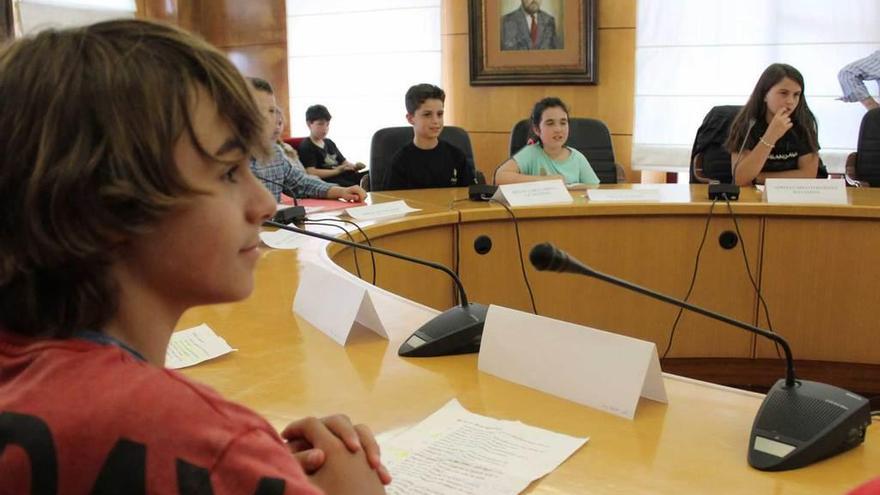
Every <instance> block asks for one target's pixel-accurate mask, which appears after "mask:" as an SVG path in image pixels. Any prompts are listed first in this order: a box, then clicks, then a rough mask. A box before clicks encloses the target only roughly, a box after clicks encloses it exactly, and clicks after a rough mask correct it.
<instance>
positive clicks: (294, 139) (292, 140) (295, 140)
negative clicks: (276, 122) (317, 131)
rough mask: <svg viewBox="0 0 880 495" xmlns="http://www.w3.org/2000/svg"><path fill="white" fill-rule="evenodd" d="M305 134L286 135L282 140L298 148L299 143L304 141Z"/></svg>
mask: <svg viewBox="0 0 880 495" xmlns="http://www.w3.org/2000/svg"><path fill="white" fill-rule="evenodd" d="M305 139H306V136H303V137H286V138H283V139H282V141H284V142H285V143H287V144H289V145H290V146H291V147H292V148H293V149H297V148H299V145H300V143H302V142H303V141H305Z"/></svg>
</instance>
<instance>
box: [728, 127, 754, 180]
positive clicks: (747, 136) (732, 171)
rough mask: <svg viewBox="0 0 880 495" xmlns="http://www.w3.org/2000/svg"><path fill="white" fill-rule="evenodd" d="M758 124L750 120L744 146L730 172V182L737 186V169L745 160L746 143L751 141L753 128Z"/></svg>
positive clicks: (740, 149)
mask: <svg viewBox="0 0 880 495" xmlns="http://www.w3.org/2000/svg"><path fill="white" fill-rule="evenodd" d="M756 122H758V121H757V120H756V119H754V118H752V119H749V127H748V129H746V135H745V137H743V141H742V144H741V145H740V146H739V152H738V153H737V154H736V163H734V164H733V167H732V168H731V171H730V180H731V181H732V182H733V183H734V184H736V167H738V166H739V162H741V161H742V159H743V156H742V154H743V150H744V149H745V148H746V142H748V140H749V135H750V134H751V133H752V128H753V127H755V123H756Z"/></svg>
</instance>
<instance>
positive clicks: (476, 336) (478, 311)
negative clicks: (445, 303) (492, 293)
mask: <svg viewBox="0 0 880 495" xmlns="http://www.w3.org/2000/svg"><path fill="white" fill-rule="evenodd" d="M488 311H489V308H488V306H486V305H484V304H479V303H470V304H468V305H467V306H455V307H453V308H450V309H447V310H446V311H444V312H443V313H440V314H439V315H437V316H436V317H434V318H432V319H431V320H430V321H428V322H427V323H425V324H424V325H422V326H421V327H420V328H419V329H418V330H416V331H415V332H414V333H413V334H412V335H410V337H409V338H408V339H406V341H405V342H404V343H403V344H401V346H400V349H398V351H397V355H399V356H403V357H434V356H450V355H454V354H472V353H475V352H479V351H480V341H481V340H482V338H483V325H484V324H485V323H486V312H488Z"/></svg>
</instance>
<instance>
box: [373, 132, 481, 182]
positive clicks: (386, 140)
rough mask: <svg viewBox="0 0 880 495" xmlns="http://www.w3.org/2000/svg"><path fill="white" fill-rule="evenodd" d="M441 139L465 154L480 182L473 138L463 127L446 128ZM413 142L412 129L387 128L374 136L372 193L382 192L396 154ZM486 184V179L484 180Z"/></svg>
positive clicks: (468, 163)
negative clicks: (472, 142) (475, 163)
mask: <svg viewBox="0 0 880 495" xmlns="http://www.w3.org/2000/svg"><path fill="white" fill-rule="evenodd" d="M440 139H442V140H444V141H446V142H447V143H449V144H451V145H453V146H455V147H456V148H458V149H460V150H461V151H463V152H464V155H465V158H466V159H467V166H468V167H470V169H471V171H472V172H473V173H474V177H477V180H479V178H480V177H482V174H478V173H477V172H476V167H475V166H474V150H473V148H472V147H471V138H470V137H469V136H468V133H467V131H465V130H464V129H462V128H461V127H454V126H446V127H444V128H443V131H441V132H440ZM412 140H413V129H412V127H409V126H406V127H386V128H384V129H379V130H378V131H376V133H375V134H373V140H372V141H371V142H370V191H382V190H384V189H385V186H386V183H387V181H388V175H389V174H390V173H391V159H392V158H394V154H395V153H397V151H398V150H399V149H401V148H403V147H404V146H406V144H407V143H410V142H412ZM483 180H484V182H485V179H483Z"/></svg>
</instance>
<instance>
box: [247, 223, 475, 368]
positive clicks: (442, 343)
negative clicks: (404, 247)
mask: <svg viewBox="0 0 880 495" xmlns="http://www.w3.org/2000/svg"><path fill="white" fill-rule="evenodd" d="M263 225H265V226H267V227H276V228H279V229H282V230H287V231H290V232H296V233H297V234H302V235H304V236H308V237H315V238H318V239H323V240H325V241H329V242H335V243H337V244H342V245H343V246H348V247H350V248H353V249H363V250H364V251H369V252H372V253H378V254H382V255H385V256H389V257H391V258H396V259H399V260H403V261H408V262H410V263H415V264H417V265H422V266H427V267H428V268H433V269H435V270H439V271H441V272H443V273H445V274H447V275H449V276H450V277H451V278H452V280H453V282H455V286H456V288H457V289H458V295H459V298H460V300H461V304H459V305H458V306H455V307H452V308H450V309H447V310H446V311H444V312H442V313H440V314H439V315H437V316H435V317H434V318H432V319H431V320H429V321H428V322H427V323H425V324H424V325H422V326H421V327H419V329H418V330H416V331H415V332H413V334H412V335H410V336H409V338H407V339H406V340H405V341H404V342H403V344H401V346H400V348H399V349H398V350H397V354H398V355H399V356H404V357H434V356H449V355H453V354H468V353H474V352H479V350H480V341H481V340H482V338H483V325H484V324H485V323H486V312H487V311H488V310H489V308H488V307H487V306H485V305H483V304H479V303H471V302H468V298H467V294H466V293H465V291H464V285H462V283H461V279H459V278H458V275H456V274H455V272H453V271H452V270H450V269H449V268H447V267H446V266H443V265H441V264H440V263H434V262H432V261H427V260H423V259H419V258H414V257H412V256H407V255H405V254H400V253H395V252H394V251H389V250H387V249H383V248H379V247H374V246H364V245H363V244H358V243H356V242H351V241H346V240H344V239H338V238H336V237H332V236H329V235H324V234H319V233H317V232H309V231H307V230H304V229H301V228H297V227H291V226H289V225H284V224H281V223H278V222H275V221H272V220H267V221H265V222H263Z"/></svg>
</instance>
